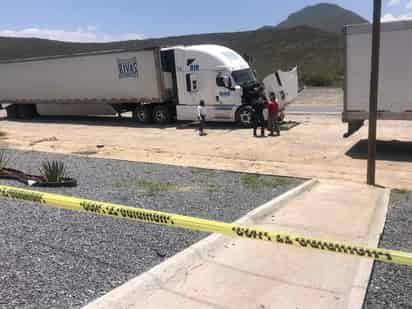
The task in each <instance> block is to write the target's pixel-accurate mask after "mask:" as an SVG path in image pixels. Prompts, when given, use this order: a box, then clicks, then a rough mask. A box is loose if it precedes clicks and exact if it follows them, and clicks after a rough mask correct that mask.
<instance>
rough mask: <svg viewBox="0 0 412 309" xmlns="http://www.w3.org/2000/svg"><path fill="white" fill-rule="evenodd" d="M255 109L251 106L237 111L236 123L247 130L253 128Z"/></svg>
mask: <svg viewBox="0 0 412 309" xmlns="http://www.w3.org/2000/svg"><path fill="white" fill-rule="evenodd" d="M252 117H253V109H252V107H251V106H242V107H240V108H239V109H238V110H237V111H236V122H237V123H238V124H239V125H241V126H242V127H245V128H250V127H252Z"/></svg>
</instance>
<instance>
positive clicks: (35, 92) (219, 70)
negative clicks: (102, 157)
mask: <svg viewBox="0 0 412 309" xmlns="http://www.w3.org/2000/svg"><path fill="white" fill-rule="evenodd" d="M264 84H265V86H266V87H265V89H266V92H275V93H276V94H277V96H278V98H279V100H280V103H281V107H282V108H283V107H284V106H285V105H286V104H288V103H289V102H291V101H292V100H293V99H294V98H295V97H296V96H297V94H298V93H297V89H298V73H297V69H296V68H294V69H292V70H291V71H289V72H282V71H276V72H274V73H273V74H271V75H269V76H268V77H267V78H266V79H265V80H264ZM258 86H259V83H258V82H257V80H256V77H255V74H254V72H253V71H252V69H251V68H250V66H249V64H248V63H247V62H246V61H245V60H244V59H243V58H242V57H241V56H240V55H239V54H238V53H236V52H235V51H233V50H231V49H229V48H226V47H223V46H218V45H196V46H175V47H169V48H151V49H140V50H111V51H99V52H91V53H82V54H73V55H64V56H56V57H46V58H31V59H18V60H10V61H3V62H0V104H2V105H3V106H4V107H6V110H7V115H8V117H9V118H31V117H33V116H35V115H37V114H40V115H60V116H65V115H75V116H76V115H115V114H121V113H123V112H132V115H133V117H134V118H135V119H136V120H137V121H139V122H142V123H150V122H153V121H154V122H156V123H159V124H164V123H168V122H170V121H172V120H174V119H177V120H196V119H197V106H198V104H199V102H200V100H203V101H205V103H206V109H207V112H208V120H210V121H228V122H231V121H237V122H239V123H241V124H243V125H250V123H251V112H252V109H251V105H253V101H254V100H255V99H256V96H257V88H258Z"/></svg>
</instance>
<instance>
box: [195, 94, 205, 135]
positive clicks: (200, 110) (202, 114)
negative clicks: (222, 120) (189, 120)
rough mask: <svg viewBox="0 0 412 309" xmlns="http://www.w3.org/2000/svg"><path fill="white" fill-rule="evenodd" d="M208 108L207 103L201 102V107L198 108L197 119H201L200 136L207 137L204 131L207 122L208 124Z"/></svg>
mask: <svg viewBox="0 0 412 309" xmlns="http://www.w3.org/2000/svg"><path fill="white" fill-rule="evenodd" d="M206 116H207V112H206V107H205V101H203V100H200V102H199V106H198V107H197V118H198V119H199V136H204V135H206V134H205V133H204V132H203V130H204V127H205V122H206Z"/></svg>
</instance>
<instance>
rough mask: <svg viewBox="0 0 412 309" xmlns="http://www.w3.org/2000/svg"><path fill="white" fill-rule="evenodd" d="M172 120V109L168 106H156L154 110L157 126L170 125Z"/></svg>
mask: <svg viewBox="0 0 412 309" xmlns="http://www.w3.org/2000/svg"><path fill="white" fill-rule="evenodd" d="M171 119H172V115H171V112H170V108H169V107H168V106H161V105H159V106H156V107H155V108H154V109H153V120H154V122H155V123H157V124H168V123H170V120H171Z"/></svg>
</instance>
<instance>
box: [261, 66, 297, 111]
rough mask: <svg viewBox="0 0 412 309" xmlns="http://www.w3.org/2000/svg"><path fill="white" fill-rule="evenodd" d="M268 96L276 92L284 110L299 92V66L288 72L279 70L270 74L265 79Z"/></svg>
mask: <svg viewBox="0 0 412 309" xmlns="http://www.w3.org/2000/svg"><path fill="white" fill-rule="evenodd" d="M263 83H264V84H265V91H266V96H267V97H268V98H269V94H270V93H271V92H274V93H275V94H276V97H277V99H278V102H279V104H280V109H281V110H283V109H284V108H285V106H286V105H288V104H289V103H291V102H292V101H293V100H294V99H295V98H296V97H297V96H298V94H299V80H298V68H297V67H294V68H293V69H292V70H290V71H288V72H284V71H281V70H277V71H276V72H274V73H272V74H270V75H268V76H267V77H266V78H265V79H264V80H263Z"/></svg>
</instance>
